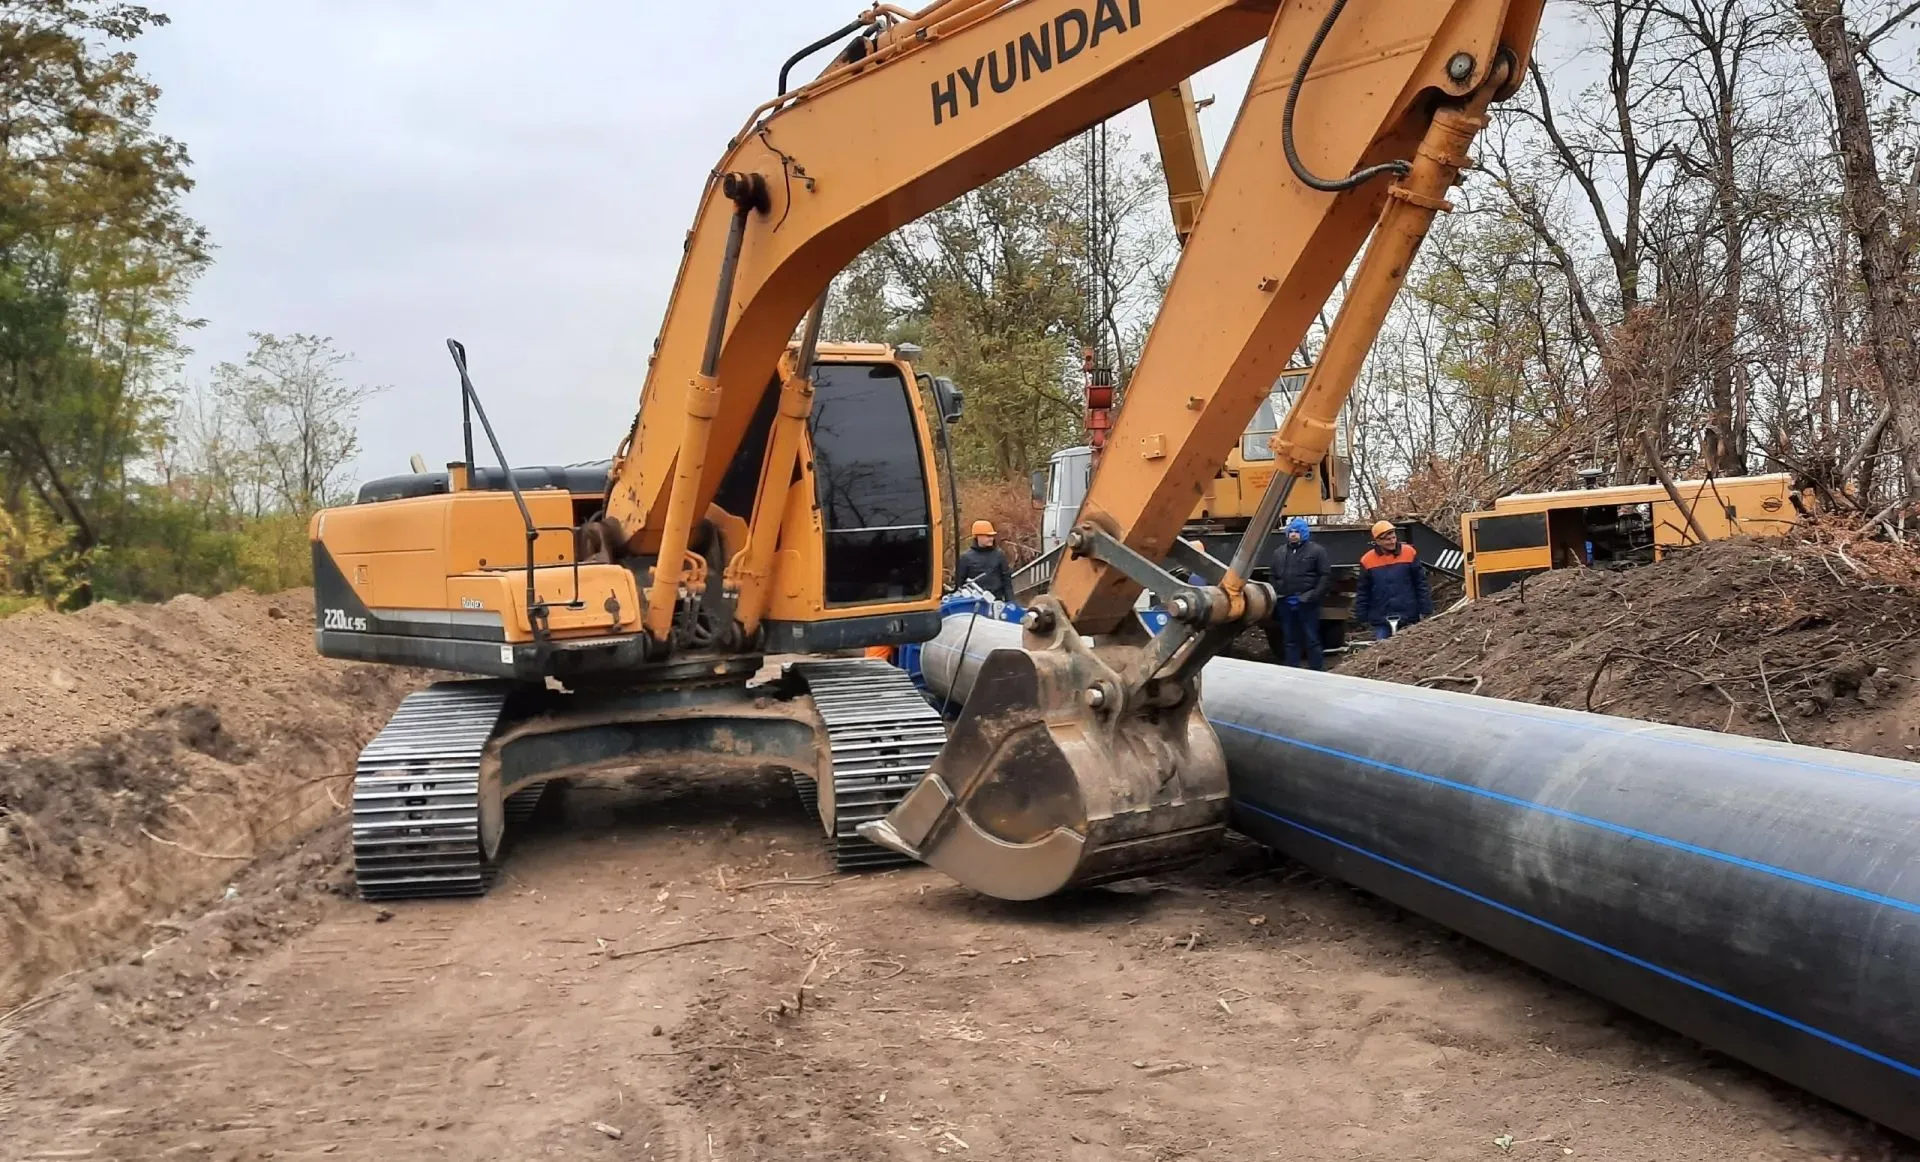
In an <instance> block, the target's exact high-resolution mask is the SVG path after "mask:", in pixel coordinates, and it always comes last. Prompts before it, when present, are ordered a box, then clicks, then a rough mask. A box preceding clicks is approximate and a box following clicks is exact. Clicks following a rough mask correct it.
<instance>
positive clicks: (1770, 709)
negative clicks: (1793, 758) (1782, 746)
mask: <svg viewBox="0 0 1920 1162" xmlns="http://www.w3.org/2000/svg"><path fill="white" fill-rule="evenodd" d="M1760 689H1761V691H1762V692H1763V693H1765V694H1766V696H1767V713H1768V714H1771V715H1773V724H1774V725H1775V726H1777V727H1779V728H1780V737H1781V738H1782V739H1784V740H1785V741H1787V742H1792V741H1793V736H1792V735H1790V734H1788V733H1787V724H1786V723H1784V722H1782V721H1780V712H1779V711H1778V710H1776V709H1774V706H1773V683H1771V682H1769V681H1767V658H1766V655H1765V654H1762V655H1761V656H1760Z"/></svg>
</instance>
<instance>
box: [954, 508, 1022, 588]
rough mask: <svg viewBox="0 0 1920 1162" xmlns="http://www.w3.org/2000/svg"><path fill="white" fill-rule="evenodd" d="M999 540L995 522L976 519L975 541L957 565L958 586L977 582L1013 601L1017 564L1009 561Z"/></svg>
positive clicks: (956, 585)
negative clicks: (1015, 567) (994, 529)
mask: <svg viewBox="0 0 1920 1162" xmlns="http://www.w3.org/2000/svg"><path fill="white" fill-rule="evenodd" d="M997 539H998V538H997V536H996V534H995V533H994V531H993V522H992V521H985V520H977V521H974V522H973V544H972V545H971V546H970V547H969V548H968V549H967V551H966V552H964V553H962V554H960V561H959V563H958V564H957V565H955V566H954V570H953V587H954V588H955V589H958V588H960V587H961V586H963V585H965V584H966V583H967V582H969V581H973V582H977V583H978V584H979V586H980V588H982V589H984V590H986V591H987V592H988V593H991V594H993V596H994V597H995V598H996V599H998V600H1000V601H1012V600H1013V566H1012V565H1009V564H1008V563H1007V555H1006V554H1005V553H1003V552H1001V551H1000V546H999V545H998V544H996V543H995V542H996V540H997Z"/></svg>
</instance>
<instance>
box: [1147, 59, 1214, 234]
mask: <svg viewBox="0 0 1920 1162" xmlns="http://www.w3.org/2000/svg"><path fill="white" fill-rule="evenodd" d="M1147 111H1148V113H1149V114H1151V115H1152V117H1153V138H1154V143H1155V144H1156V145H1157V146H1159V149H1160V172H1161V173H1162V174H1164V175H1165V176H1166V181H1167V205H1168V208H1169V209H1170V210H1172V212H1173V236H1174V237H1175V238H1177V239H1179V241H1180V245H1182V246H1185V245H1186V244H1187V238H1188V236H1189V235H1191V234H1192V233H1193V228H1194V226H1195V225H1197V224H1198V223H1199V221H1200V204H1201V203H1202V202H1204V201H1206V199H1207V149H1206V144H1205V142H1204V141H1203V140H1202V139H1201V137H1200V110H1199V108H1198V106H1196V105H1195V104H1194V101H1193V81H1192V80H1185V81H1181V82H1180V83H1179V85H1177V86H1175V87H1174V88H1171V89H1163V90H1161V91H1160V92H1158V93H1155V94H1154V95H1153V96H1151V97H1149V98H1148V99H1147Z"/></svg>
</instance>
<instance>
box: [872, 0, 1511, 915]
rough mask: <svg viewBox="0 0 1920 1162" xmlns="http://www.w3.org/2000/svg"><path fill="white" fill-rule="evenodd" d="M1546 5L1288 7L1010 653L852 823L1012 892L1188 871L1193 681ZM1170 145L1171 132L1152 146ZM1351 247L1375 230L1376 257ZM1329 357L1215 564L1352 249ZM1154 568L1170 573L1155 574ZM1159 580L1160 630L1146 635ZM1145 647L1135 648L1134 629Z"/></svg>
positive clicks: (1334, 3) (1217, 827)
mask: <svg viewBox="0 0 1920 1162" xmlns="http://www.w3.org/2000/svg"><path fill="white" fill-rule="evenodd" d="M1540 8H1541V2H1540V0H1454V2H1452V3H1430V4H1398V3H1376V4H1370V5H1367V6H1365V7H1355V8H1353V9H1352V10H1348V9H1347V5H1346V0H1321V2H1318V3H1312V2H1306V3H1289V4H1286V5H1284V6H1283V7H1281V8H1280V10H1279V11H1278V12H1277V13H1276V14H1275V17H1274V20H1273V24H1272V27H1271V29H1270V31H1269V34H1268V35H1267V37H1266V44H1265V47H1264V51H1263V53H1262V55H1261V58H1260V63H1259V66H1258V67H1257V69H1256V71H1255V74H1254V77H1253V80H1252V83H1251V85H1250V87H1249V90H1248V94H1247V98H1246V101H1245V102H1244V104H1243V105H1242V107H1241V110H1240V113H1239V116H1238V119H1237V121H1236V124H1235V127H1234V131H1233V133H1232V135H1231V137H1230V138H1229V140H1228V142H1227V144H1226V147H1225V149H1224V151H1223V153H1222V157H1221V161H1220V165H1219V167H1218V169H1217V170H1216V171H1215V173H1214V174H1213V176H1212V179H1211V184H1210V186H1209V187H1208V188H1207V189H1206V190H1205V198H1206V213H1205V214H1204V215H1202V216H1201V217H1200V218H1199V220H1198V222H1197V223H1196V224H1195V225H1194V227H1193V229H1192V233H1191V235H1190V237H1188V239H1187V240H1186V244H1185V247H1184V249H1183V252H1182V254H1181V257H1180V261H1179V265H1178V267H1177V268H1176V270H1175V273H1174V277H1173V280H1172V283H1171V285H1170V287H1169V290H1168V294H1167V297H1166V300H1165V302H1164V304H1163V306H1162V308H1161V311H1160V314H1159V316H1158V318H1157V319H1156V321H1155V325H1154V328H1153V330H1152V332H1151V334H1150V335H1149V338H1148V341H1147V345H1146V349H1145V352H1144V353H1143V356H1142V360H1141V363H1140V366H1139V367H1138V368H1137V369H1136V371H1135V373H1134V376H1133V379H1132V381H1131V383H1130V385H1129V390H1128V402H1127V406H1126V407H1125V408H1123V409H1122V411H1121V414H1120V417H1119V419H1118V422H1117V424H1116V426H1115V428H1114V429H1113V432H1112V435H1111V436H1110V437H1109V441H1108V452H1107V455H1106V456H1105V457H1103V458H1102V461H1101V463H1100V466H1099V468H1098V470H1097V471H1096V473H1095V475H1094V478H1093V480H1092V482H1091V485H1090V488H1089V492H1088V495H1087V498H1086V500H1085V501H1084V502H1083V504H1082V506H1081V510H1080V513H1079V518H1078V521H1077V524H1076V527H1075V529H1074V531H1073V533H1072V535H1071V537H1070V539H1069V542H1068V547H1069V553H1068V556H1067V557H1066V559H1064V560H1063V561H1062V562H1061V564H1060V566H1059V569H1058V572H1057V573H1056V574H1055V576H1054V579H1053V582H1052V588H1051V592H1050V593H1049V594H1048V595H1047V596H1045V597H1043V598H1041V599H1040V600H1039V601H1037V602H1036V603H1035V605H1034V607H1033V608H1032V609H1031V611H1030V612H1029V615H1028V619H1027V624H1026V631H1027V632H1026V635H1025V643H1024V644H1025V649H1024V650H1023V651H1021V652H1018V653H1016V652H1013V651H1001V652H999V653H996V654H994V655H993V656H992V658H991V659H990V660H989V662H988V663H987V665H986V666H985V667H984V668H983V670H982V672H981V674H980V676H979V677H978V678H977V679H976V680H975V682H974V683H973V687H972V688H973V694H972V696H971V698H970V699H969V702H968V705H967V708H966V711H965V713H964V714H963V715H962V717H961V719H960V721H959V722H958V723H957V724H956V726H955V729H954V731H953V734H952V737H951V739H950V740H949V742H948V745H947V748H946V750H945V751H944V752H943V753H942V755H941V758H940V759H939V760H938V761H936V763H935V764H934V766H933V768H932V770H931V771H930V772H929V774H928V775H927V777H926V778H925V779H924V780H922V782H921V784H920V785H919V787H918V788H916V790H915V791H914V792H913V794H911V795H910V796H909V797H908V798H907V799H906V801H904V802H903V803H902V804H901V805H900V806H899V807H898V808H896V809H895V810H894V811H893V812H892V813H891V814H890V815H889V816H888V818H887V819H885V820H883V821H880V822H878V823H876V824H873V825H869V826H868V827H867V828H865V829H864V833H865V834H867V835H868V836H869V837H870V838H873V839H875V840H876V841H879V842H883V843H887V844H889V845H890V846H893V847H895V848H896V849H898V850H901V851H906V852H909V853H911V854H913V855H915V856H917V857H918V858H920V859H922V860H924V861H925V862H927V863H929V864H931V865H933V866H935V867H938V868H941V869H942V870H944V871H947V872H948V873H949V874H951V875H953V876H954V877H955V878H956V879H959V880H961V881H962V882H964V883H967V884H970V885H972V886H975V887H977V888H980V889H981V890H984V891H987V892H990V893H992V894H995V895H999V896H1003V897H1008V898H1032V897H1036V896H1041V895H1046V894H1049V893H1051V892H1053V891H1057V890H1059V889H1060V888H1063V887H1066V886H1069V885H1072V884H1086V883H1096V882H1101V881H1103V880H1110V879H1115V878H1122V877H1125V876H1130V875H1138V874H1141V873H1142V872H1146V871H1152V870H1155V869H1157V868H1162V867H1167V866H1174V865H1178V864H1180V863H1183V862H1187V861H1189V860H1191V859H1193V858H1195V857H1196V856H1197V855H1199V854H1201V853H1203V852H1204V851H1206V850H1209V849H1211V847H1212V846H1213V844H1214V843H1215V842H1216V841H1217V838H1218V835H1219V833H1220V831H1221V830H1222V829H1223V828H1224V826H1225V821H1226V808H1227V790H1226V784H1225V765H1224V760H1223V758H1222V756H1221V753H1220V750H1219V744H1218V741H1217V740H1216V739H1215V738H1214V737H1213V734H1212V731H1211V728H1209V727H1208V726H1207V725H1206V723H1205V721H1204V719H1203V718H1202V717H1201V715H1200V713H1199V670H1200V667H1201V666H1202V665H1203V664H1204V663H1205V661H1206V660H1207V659H1208V658H1210V657H1211V656H1213V655H1214V654H1215V653H1217V652H1218V650H1219V649H1220V648H1222V646H1223V645H1224V644H1225V643H1226V642H1227V641H1230V640H1231V639H1232V638H1233V637H1234V636H1236V635H1237V634H1238V632H1239V631H1240V630H1241V629H1242V628H1244V627H1245V626H1246V625H1248V624H1250V623H1252V622H1255V621H1258V620H1260V619H1262V618H1264V617H1266V616H1267V615H1268V614H1269V612H1270V611H1271V608H1272V601H1273V598H1272V594H1271V592H1270V591H1269V590H1267V589H1266V587H1265V586H1262V585H1257V584H1254V583H1250V582H1249V581H1247V579H1246V578H1247V576H1248V574H1249V573H1250V571H1251V568H1252V565H1253V555H1254V552H1255V551H1256V549H1257V547H1258V545H1259V544H1260V542H1261V540H1262V539H1263V537H1264V535H1265V533H1266V531H1267V529H1268V528H1270V527H1271V525H1272V523H1273V518H1274V516H1275V515H1276V514H1277V513H1278V511H1279V510H1280V508H1281V506H1282V505H1283V504H1284V502H1285V499H1286V495H1287V490H1288V489H1289V488H1290V487H1291V485H1292V483H1293V481H1295V480H1297V479H1298V478H1299V477H1300V476H1302V475H1304V474H1305V473H1307V472H1308V471H1309V470H1310V468H1311V466H1312V465H1313V464H1315V463H1318V462H1319V460H1320V458H1321V457H1322V456H1323V455H1325V454H1326V452H1327V451H1328V449H1329V448H1330V447H1331V444H1332V441H1333V437H1334V432H1335V424H1336V421H1337V416H1338V414H1339V411H1340V409H1341V407H1342V406H1343V405H1344V403H1345V401H1346V397H1347V394H1348V391H1349V389H1350V387H1351V385H1352V383H1353V381H1354V379H1355V377H1356V376H1357V374H1358V371H1359V368H1360V364H1361V362H1362V361H1363V360H1364V358H1365V355H1366V352H1367V350H1368V349H1369V347H1370V346H1371V344H1372V342H1373V339H1374V337H1375V335H1376V334H1377V333H1378V331H1379V328H1380V326H1381V324H1382V322H1383V321H1384V318H1385V315H1386V312H1387V309H1388V308H1389V307H1390V305H1391V303H1392V301H1393V298H1394V295H1395V294H1396V293H1397V291H1398V289H1399V287H1400V285H1401V283H1402V282H1403V281H1404V278H1405V275H1406V272H1407V269H1408V266H1409V264H1410V262H1411V260H1412V258H1413V256H1414V254H1415V252H1416V251H1417V249H1418V247H1419V245H1420V242H1421V241H1422V239H1423V238H1424V237H1425V235H1426V232H1427V229H1428V227H1429V226H1430V224H1431V222H1432V220H1433V218H1434V216H1435V215H1436V214H1438V213H1441V212H1444V211H1446V210H1447V209H1450V206H1449V205H1448V203H1447V202H1446V200H1445V195H1446V193H1447V191H1448V190H1449V189H1450V188H1451V187H1452V186H1453V185H1454V184H1455V183H1456V181H1457V180H1458V179H1459V177H1460V174H1461V173H1462V171H1463V170H1465V169H1466V168H1468V167H1469V166H1470V164H1471V162H1470V160H1469V158H1468V156H1467V149H1468V147H1469V146H1470V145H1471V143H1472V141H1473V139H1474V137H1475V135H1476V134H1477V133H1478V131H1479V130H1480V128H1481V127H1482V126H1483V125H1484V123H1485V112H1486V109H1487V107H1488V104H1489V103H1490V102H1491V101H1493V100H1495V99H1498V98H1501V97H1505V96H1507V95H1509V94H1510V93H1511V92H1512V90H1513V88H1514V87H1515V85H1516V83H1517V80H1518V78H1519V77H1520V76H1521V75H1522V73H1523V70H1524V68H1525V62H1526V57H1527V55H1528V53H1529V52H1530V51H1531V47H1532V44H1533V40H1534V37H1535V34H1536V32H1537V29H1538V23H1539V19H1540ZM1161 138H1162V142H1163V152H1164V148H1165V147H1164V143H1165V141H1166V139H1167V135H1166V134H1164V133H1162V134H1161ZM1369 239H1371V241H1370V242H1369ZM1363 246H1365V247H1366V253H1365V256H1364V257H1363V258H1362V259H1361V261H1360V263H1359V266H1358V267H1357V268H1354V270H1353V275H1352V279H1351V282H1350V284H1349V286H1348V287H1347V290H1346V293H1345V295H1344V296H1343V298H1342V301H1341V306H1340V310H1339V312H1338V314H1337V316H1336V319H1335V322H1334V324H1333V326H1332V328H1331V330H1330V332H1329V334H1328V337H1327V341H1326V344H1325V348H1324V350H1323V353H1322V356H1321V358H1320V360H1319V361H1318V362H1317V364H1316V366H1315V369H1314V371H1313V373H1312V374H1311V375H1310V377H1309V380H1308V383H1307V385H1306V387H1305V388H1304V389H1303V390H1302V391H1301V392H1300V393H1299V395H1298V396H1297V397H1296V399H1295V402H1294V405H1293V407H1292V409H1291V411H1290V412H1289V414H1288V417H1287V419H1286V421H1285V423H1284V424H1283V425H1282V428H1281V430H1280V431H1279V432H1278V433H1277V434H1276V435H1275V437H1274V440H1273V444H1274V449H1275V452H1276V459H1277V461H1278V463H1279V466H1280V468H1281V469H1282V472H1281V473H1280V474H1278V475H1277V476H1276V480H1275V484H1274V485H1273V486H1272V487H1271V488H1270V489H1269V492H1268V494H1267V495H1266V496H1265V497H1264V498H1263V501H1262V504H1261V506H1260V509H1259V511H1258V512H1257V513H1256V515H1255V517H1254V519H1253V521H1252V522H1251V523H1250V525H1249V527H1248V529H1247V532H1246V535H1245V537H1244V539H1243V540H1242V542H1241V544H1240V546H1239V547H1238V549H1237V550H1236V552H1235V554H1234V556H1233V558H1232V560H1230V561H1228V562H1226V563H1224V564H1223V563H1221V562H1218V561H1213V560H1211V559H1209V558H1206V557H1204V556H1201V555H1199V554H1196V553H1192V552H1190V551H1189V550H1187V549H1186V547H1185V546H1184V545H1182V544H1180V543H1179V542H1178V538H1177V534H1178V531H1179V529H1180V526H1181V524H1182V522H1183V521H1184V519H1185V518H1186V516H1187V514H1188V513H1189V512H1191V510H1192V507H1193V504H1194V501H1195V498H1196V496H1197V495H1198V494H1199V492H1200V490H1201V489H1202V488H1203V487H1204V485H1205V482H1206V480H1208V479H1209V478H1210V477H1211V476H1212V475H1213V474H1214V473H1215V472H1216V471H1217V470H1218V467H1219V463H1220V458H1221V452H1220V450H1221V449H1224V448H1227V447H1230V446H1231V445H1232V443H1233V441H1234V438H1235V437H1236V435H1237V434H1238V433H1239V431H1240V430H1241V429H1242V427H1243V426H1244V425H1245V423H1246V421H1247V419H1248V418H1249V417H1250V416H1251V415H1252V413H1253V411H1254V409H1255V408H1257V407H1258V405H1259V402H1260V399H1261V398H1262V397H1263V396H1264V395H1265V393H1266V392H1267V390H1268V389H1269V386H1270V385H1271V384H1272V383H1273V382H1274V380H1275V378H1276V377H1277V376H1278V375H1279V374H1280V373H1281V372H1282V371H1284V370H1285V367H1286V364H1287V361H1288V359H1289V357H1290V356H1291V354H1292V353H1293V352H1294V351H1295V350H1296V349H1297V348H1298V346H1299V344H1300V341H1301V339H1302V338H1303V337H1304V336H1305V333H1306V329H1307V327H1308V325H1309V324H1310V322H1311V321H1312V319H1313V318H1314V316H1315V315H1316V314H1317V313H1318V312H1319V310H1320V309H1321V307H1322V305H1323V304H1324V303H1326V302H1327V300H1328V298H1329V297H1330V296H1331V294H1332V293H1333V291H1334V289H1335V287H1336V285H1337V283H1338V282H1339V280H1340V278H1341V277H1342V275H1344V274H1346V273H1347V272H1348V270H1349V268H1350V267H1351V266H1352V264H1353V259H1354V257H1355V256H1356V254H1358V253H1360V251H1361V249H1362V247H1363ZM1168 558H1172V559H1173V560H1174V561H1176V562H1178V563H1179V564H1180V565H1181V566H1182V570H1181V572H1182V573H1183V574H1184V573H1186V572H1189V571H1191V572H1194V573H1198V574H1200V575H1201V576H1202V577H1204V578H1205V579H1206V583H1205V584H1200V585H1192V584H1187V583H1185V580H1184V578H1182V577H1176V576H1174V575H1170V574H1169V573H1167V572H1166V571H1165V570H1164V569H1163V568H1161V567H1160V566H1159V564H1158V562H1160V561H1162V560H1165V559H1168ZM1142 587H1145V588H1148V589H1151V590H1153V591H1154V592H1155V594H1156V595H1157V596H1159V597H1160V598H1161V599H1162V601H1163V602H1164V603H1165V604H1166V606H1167V608H1168V610H1169V612H1170V613H1171V614H1172V619H1171V620H1170V622H1169V623H1168V625H1167V627H1166V628H1165V629H1164V630H1162V631H1161V632H1160V633H1158V634H1157V635H1154V636H1152V637H1151V638H1147V637H1146V635H1145V631H1144V629H1143V628H1142V627H1141V626H1140V623H1139V622H1138V620H1137V619H1136V618H1134V617H1133V615H1132V610H1133V604H1134V598H1135V596H1136V595H1137V594H1138V593H1139V592H1140V590H1141V588H1142ZM1143 639H1144V640H1143Z"/></svg>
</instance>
